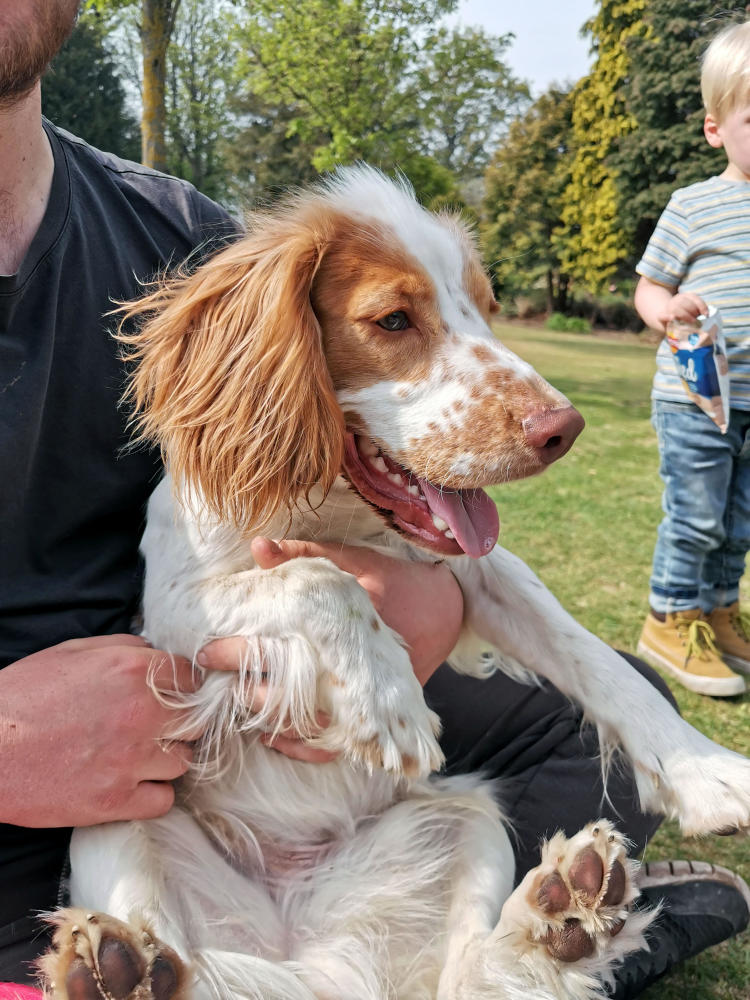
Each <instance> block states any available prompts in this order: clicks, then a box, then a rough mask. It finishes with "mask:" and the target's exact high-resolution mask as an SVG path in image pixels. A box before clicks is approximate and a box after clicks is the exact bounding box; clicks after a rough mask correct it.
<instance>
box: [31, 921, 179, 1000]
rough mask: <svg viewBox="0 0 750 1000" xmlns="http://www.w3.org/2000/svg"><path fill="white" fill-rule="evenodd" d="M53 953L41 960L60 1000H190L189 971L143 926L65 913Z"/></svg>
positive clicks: (48, 987) (46, 983)
mask: <svg viewBox="0 0 750 1000" xmlns="http://www.w3.org/2000/svg"><path fill="white" fill-rule="evenodd" d="M51 922H52V923H53V924H54V925H55V928H56V929H55V933H54V935H53V938H52V948H51V950H50V951H49V952H47V954H46V955H43V956H42V958H41V959H40V960H39V970H40V973H41V978H42V985H43V987H44V990H45V993H46V994H47V996H48V997H52V998H54V1000H184V997H185V995H186V988H187V979H188V976H187V971H186V968H185V965H184V963H183V962H182V961H181V959H180V958H178V956H177V955H176V954H175V952H174V951H172V949H171V948H168V947H167V946H166V945H165V944H162V942H160V941H159V940H157V939H156V938H155V937H154V936H153V934H152V933H151V931H150V930H149V928H148V927H147V926H146V925H145V924H143V923H137V924H125V923H123V922H122V921H120V920H115V918H114V917H110V916H107V915H106V914H103V913H86V911H85V910H76V909H67V910H59V911H58V912H57V913H55V914H54V916H53V917H52V918H51Z"/></svg>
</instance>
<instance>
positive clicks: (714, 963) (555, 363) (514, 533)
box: [493, 324, 750, 1000]
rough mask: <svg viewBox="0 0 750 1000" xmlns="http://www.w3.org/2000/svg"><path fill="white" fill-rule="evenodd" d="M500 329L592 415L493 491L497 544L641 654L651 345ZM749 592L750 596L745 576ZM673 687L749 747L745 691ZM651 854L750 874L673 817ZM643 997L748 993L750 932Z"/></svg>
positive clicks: (748, 855)
mask: <svg viewBox="0 0 750 1000" xmlns="http://www.w3.org/2000/svg"><path fill="white" fill-rule="evenodd" d="M496 332H497V334H498V336H499V337H500V339H501V340H502V341H503V343H504V344H506V345H507V346H508V347H510V348H511V350H513V351H515V352H516V353H517V354H519V355H520V356H521V357H523V358H524V359H526V360H527V361H529V362H530V363H531V364H532V365H534V367H535V368H536V369H537V371H539V372H540V374H542V375H543V376H544V377H545V378H547V379H548V380H549V381H550V382H552V383H553V384H554V385H555V386H556V387H557V388H559V389H561V390H562V391H563V392H564V393H565V394H566V395H567V396H568V397H569V399H570V400H571V402H572V403H574V405H575V406H576V407H577V408H578V409H579V410H580V411H581V413H582V414H583V416H584V417H585V419H586V428H585V430H584V431H583V433H582V434H581V436H580V438H579V439H578V441H577V442H576V444H575V446H574V447H573V449H572V451H571V452H569V454H568V455H566V456H565V458H564V459H562V460H561V461H560V462H558V463H556V464H555V465H553V466H552V467H551V468H550V469H549V470H548V471H547V472H545V474H544V476H542V477H541V478H536V479H531V480H526V481H524V482H519V483H510V484H508V485H506V486H502V487H498V488H496V489H495V490H494V491H493V495H494V498H495V500H496V501H497V505H498V509H499V511H500V523H501V531H500V542H501V544H502V545H504V546H506V547H507V548H509V549H510V550H511V551H512V552H515V553H516V554H517V555H519V556H520V557H521V558H523V559H524V560H525V561H526V562H528V563H529V565H530V566H531V567H532V568H533V569H534V570H535V571H536V572H537V573H538V574H539V576H540V577H541V578H542V580H544V582H545V583H546V584H547V586H548V587H549V588H550V589H551V590H552V591H553V593H554V594H555V595H556V596H557V597H558V599H559V600H560V601H561V602H562V604H563V605H564V606H565V607H566V608H567V609H568V611H570V612H571V614H573V615H574V616H575V617H576V618H577V619H578V620H579V621H580V622H581V623H582V624H583V625H585V626H586V627H587V628H588V629H590V630H591V631H592V632H595V633H596V634H597V635H599V636H601V638H602V639H604V640H605V641H606V642H608V643H611V644H612V645H614V646H616V647H618V648H620V649H624V650H628V651H630V652H635V646H636V643H637V641H638V635H639V633H640V629H641V626H642V624H643V618H644V616H645V614H646V611H647V606H648V601H647V597H648V579H649V574H650V569H651V556H652V552H653V545H654V540H655V537H656V527H657V525H658V523H659V521H660V519H661V506H660V503H661V481H660V479H659V476H658V471H657V470H658V453H657V447H656V438H655V434H654V432H653V430H652V428H651V423H650V401H649V394H650V385H651V377H652V373H653V364H654V361H653V358H654V350H655V348H654V345H653V344H646V343H643V342H641V341H639V340H638V339H637V338H636V337H632V338H623V339H618V340H610V339H605V338H603V337H592V336H590V335H588V336H582V335H579V334H573V333H558V332H554V331H550V330H544V329H541V328H530V327H521V326H509V325H505V324H497V326H496ZM743 591H744V592H745V593H746V594H747V596H748V598H749V599H750V580H749V579H748V578H747V577H746V579H745V581H743ZM667 679H668V678H667ZM668 680H669V679H668ZM669 683H670V687H671V689H672V691H673V692H674V694H675V697H676V698H677V701H678V702H679V705H680V710H681V711H682V713H683V715H684V716H685V718H686V719H688V720H689V721H690V722H691V723H692V724H693V725H695V726H696V727H697V728H698V729H700V730H701V731H702V732H704V733H706V734H707V735H708V736H711V737H712V738H713V739H715V740H717V742H720V743H723V744H724V745H725V746H728V747H731V748H732V749H734V750H737V751H740V752H742V753H745V754H750V697H749V696H748V695H744V696H743V697H742V698H734V699H715V698H704V697H702V696H700V695H694V694H692V693H691V692H689V691H686V690H685V689H684V688H682V687H680V686H679V685H677V684H675V683H672V682H671V681H670V682H669ZM647 858H689V859H705V860H710V861H713V862H714V863H716V864H720V865H724V866H725V867H727V868H732V869H734V870H735V871H739V872H740V873H741V874H742V875H743V877H744V878H745V879H747V880H748V881H750V841H748V839H746V838H743V839H740V838H737V837H727V838H720V837H711V838H707V839H704V840H700V841H696V840H687V839H684V838H682V837H681V835H680V832H679V830H678V829H677V827H676V826H675V825H674V824H671V823H669V824H664V825H663V826H662V828H661V829H660V831H659V832H658V834H657V836H656V837H655V838H654V840H653V842H652V844H651V845H650V847H649V850H648V853H647ZM646 995H647V997H648V1000H657V998H658V1000H748V998H750V934H748V933H745V934H743V935H742V936H741V937H740V938H738V939H736V940H735V941H732V942H730V943H728V944H726V945H721V946H719V947H718V948H715V949H713V950H711V951H710V952H707V953H705V954H704V955H701V956H699V957H697V958H695V959H692V960H691V961H689V962H686V963H685V964H684V965H682V966H681V967H680V968H679V969H678V970H676V971H675V972H674V973H673V974H672V975H670V976H669V977H668V978H666V979H665V980H663V981H662V982H661V983H658V984H656V985H654V986H653V987H652V988H651V989H650V990H649V991H648V993H647V994H646Z"/></svg>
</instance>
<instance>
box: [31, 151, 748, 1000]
mask: <svg viewBox="0 0 750 1000" xmlns="http://www.w3.org/2000/svg"><path fill="white" fill-rule="evenodd" d="M496 308H497V307H496V305H495V302H494V299H493V295H492V291H491V289H490V284H489V282H488V280H487V277H486V276H485V274H484V272H483V270H482V267H481V266H480V262H479V258H478V255H477V252H476V249H475V246H474V242H473V240H472V238H471V236H470V235H469V234H468V233H467V231H466V229H465V228H464V226H463V225H462V224H461V223H460V222H459V221H457V220H456V219H455V218H452V217H439V216H434V215H431V214H430V213H428V212H426V211H425V210H423V209H422V208H421V207H420V206H419V205H418V203H417V202H416V200H415V199H414V197H413V195H412V193H411V191H410V190H409V188H408V185H406V184H405V183H393V182H391V181H390V180H387V179H386V178H385V177H383V176H382V175H381V174H380V173H378V172H376V171H374V170H372V169H369V168H367V167H364V166H363V167H357V168H353V169H348V170H341V171H340V172H339V173H338V174H337V175H336V176H335V177H334V178H333V179H331V180H330V181H327V182H325V183H323V184H321V185H320V186H318V187H317V188H315V189H313V190H311V191H309V192H307V193H302V194H299V195H296V196H294V197H292V198H290V199H288V201H287V202H286V203H285V204H284V205H283V206H282V207H280V208H278V209H275V210H272V211H269V212H268V213H266V214H258V215H257V216H255V217H254V218H252V219H251V220H250V228H249V231H248V233H247V235H246V236H245V237H244V238H243V239H242V240H240V241H239V242H238V243H236V244H234V245H233V246H231V247H229V248H228V249H225V250H224V251H222V252H221V253H220V254H218V255H217V256H216V257H214V258H213V259H211V260H210V261H209V262H208V263H207V264H205V265H204V266H203V267H201V268H200V269H199V270H197V272H196V273H194V274H192V275H189V276H186V277H183V278H179V279H175V280H173V281H171V282H167V283H165V284H163V285H162V286H161V287H159V288H157V290H156V291H155V292H153V294H151V295H150V296H148V297H147V298H146V299H145V300H143V301H141V302H140V303H137V304H136V305H135V306H134V307H132V308H131V309H130V311H129V315H130V316H131V317H133V316H137V317H139V318H140V320H141V323H140V327H139V329H138V330H137V332H136V333H134V334H132V335H131V336H130V337H129V338H128V340H129V343H130V345H131V350H132V352H133V355H134V357H135V359H136V360H137V362H138V363H137V367H136V370H135V374H134V377H133V382H132V396H133V398H134V400H135V403H136V405H137V408H138V412H139V414H140V417H139V420H140V431H141V433H142V435H144V436H145V437H147V438H149V439H151V440H154V441H157V442H159V444H160V445H161V446H162V448H163V450H164V454H165V457H166V461H167V468H168V475H167V477H166V478H165V479H164V481H163V482H162V483H161V484H160V485H159V486H158V487H157V489H156V491H155V492H154V495H153V497H152V499H151V502H150V506H149V512H148V527H147V530H146V534H145V537H144V541H143V551H144V553H145V558H146V564H147V571H146V584H145V597H144V615H145V634H146V635H147V637H148V638H149V639H150V640H151V641H152V642H153V643H154V644H155V645H156V646H157V647H159V648H161V649H167V650H170V651H173V652H174V653H179V654H182V655H184V656H186V657H194V656H195V654H196V653H197V651H198V650H199V649H200V648H201V647H202V646H203V645H204V644H205V643H206V642H207V641H209V640H210V639H212V638H214V637H217V636H234V635H241V636H245V637H246V638H247V656H246V660H245V662H244V664H243V666H242V670H241V671H240V673H239V674H234V673H232V674H229V673H224V672H221V673H219V672H216V673H214V674H212V675H210V676H206V677H205V680H204V682H203V684H202V686H201V687H200V688H199V690H198V691H197V693H196V694H194V695H185V697H184V699H182V701H181V706H182V709H183V711H184V710H185V709H187V718H185V716H184V714H182V715H181V714H180V713H178V712H176V713H175V719H176V720H178V719H181V720H183V721H182V724H184V727H185V728H184V729H180V728H179V726H178V724H177V722H176V724H175V732H174V737H175V738H176V739H179V738H180V736H181V734H184V733H186V732H189V731H191V730H193V729H194V728H195V727H196V726H197V727H198V728H201V727H203V728H205V732H206V735H205V737H204V738H203V741H202V744H201V746H200V753H199V758H200V760H199V764H198V765H197V766H196V767H195V769H194V772H193V773H192V774H190V775H188V776H187V777H185V778H184V779H182V782H181V785H180V788H179V792H178V803H177V805H176V806H175V807H174V808H173V809H172V810H171V812H170V813H169V814H168V815H167V816H165V817H164V818H161V819H156V820H152V821H148V822H133V823H114V824H110V825H106V826H101V827H95V828H91V829H82V830H79V831H77V832H76V833H75V834H74V838H73V844H72V881H71V892H72V902H73V905H74V907H75V909H71V910H67V911H62V912H61V913H59V914H58V915H57V917H56V922H57V925H58V926H57V930H56V938H55V949H54V951H53V952H51V953H50V955H48V956H47V958H46V959H45V960H44V963H45V971H46V975H47V980H48V990H49V991H50V992H51V993H52V994H53V995H54V997H55V998H57V1000H96V998H98V997H100V998H108V1000H126V998H132V1000H151V998H153V1000H179V998H181V997H195V998H200V1000H203V998H206V1000H208V998H222V1000H228V998H234V997H237V998H247V1000H251V998H252V1000H258V998H263V1000H313V998H316V1000H428V998H430V1000H434V998H440V1000H480V998H483V997H487V998H489V997H491V998H493V1000H529V998H534V1000H561V998H565V1000H591V998H594V997H599V996H600V995H602V993H601V990H602V982H603V981H604V980H606V978H607V976H608V974H609V972H610V970H611V968H612V965H613V963H615V962H616V961H617V960H619V959H620V958H621V957H622V956H623V955H625V954H626V953H627V952H628V951H631V950H633V949H635V948H638V947H640V946H641V944H642V932H643V930H644V928H645V926H646V925H647V924H648V922H649V921H650V919H651V915H650V914H643V913H633V912H631V911H630V909H629V904H630V903H631V902H632V900H633V899H634V897H635V896H636V895H637V889H636V888H635V881H636V871H637V865H636V864H635V863H634V862H632V861H629V860H628V859H627V858H626V854H625V849H624V845H623V840H622V838H621V837H620V835H619V834H618V833H617V832H616V831H615V830H614V829H613V828H612V827H611V825H610V824H609V823H607V822H606V821H600V822H596V821H594V822H592V823H591V824H590V825H589V826H587V827H586V828H585V829H584V830H583V831H581V833H579V834H577V835H576V836H575V837H573V838H572V839H570V840H566V839H565V838H564V837H563V836H562V835H557V836H555V837H554V838H553V839H552V840H551V841H550V842H549V843H548V844H547V845H546V846H545V847H544V849H543V852H542V861H541V865H540V866H539V867H538V868H536V869H534V870H533V871H531V872H530V873H529V874H528V875H527V876H526V877H525V878H524V880H523V881H522V882H521V884H520V886H519V887H518V888H516V889H515V890H513V853H512V850H511V846H510V843H509V839H508V835H507V833H506V830H505V829H504V825H503V818H502V816H501V815H500V814H499V811H498V808H497V806H496V805H495V803H494V801H493V798H492V797H491V795H490V794H489V792H488V791H487V790H486V788H484V787H482V784H481V782H480V781H478V780H477V779H475V778H472V777H464V778H452V779H448V778H443V777H437V776H435V774H434V772H436V771H437V770H438V769H439V768H440V764H441V753H440V748H439V746H438V742H437V740H436V735H435V734H436V732H437V730H438V725H439V723H438V720H437V718H436V717H435V716H434V715H433V714H432V713H431V712H430V711H429V710H428V709H427V707H426V705H425V702H424V699H423V696H422V691H421V688H420V686H419V684H418V683H417V681H416V679H415V677H414V674H413V672H412V669H411V665H410V661H409V656H408V654H407V651H406V649H405V648H404V645H403V643H402V641H401V640H400V637H399V636H398V635H396V634H395V633H394V632H393V631H392V630H391V629H390V628H389V627H388V626H387V625H386V624H385V622H384V621H382V620H381V619H380V618H379V616H378V615H377V614H376V613H375V612H374V610H373V608H372V605H371V604H370V601H369V599H368V597H367V594H366V593H365V592H364V590H362V588H361V587H360V586H359V585H358V583H357V581H356V580H355V579H354V578H353V577H352V576H350V575H348V574H346V573H344V572H342V571H340V570H339V569H338V568H337V567H336V566H335V565H333V564H332V563H331V562H330V561H328V560H326V559H318V558H316V559H295V560H292V561H290V562H288V563H285V564H284V565H282V566H280V567H278V568H277V569H273V570H260V569H259V568H257V567H255V566H254V564H253V560H252V556H251V552H250V543H249V538H250V537H251V535H252V534H255V533H258V532H259V531H261V530H262V531H263V532H265V533H267V534H269V535H271V536H272V537H280V536H282V535H289V536H290V537H294V538H301V539H317V540H323V539H324V540H339V541H342V542H347V543H355V544H361V545H366V546H371V547H373V548H375V549H381V550H385V551H387V552H389V553H391V554H396V555H399V556H401V557H403V558H407V559H415V560H426V559H435V557H436V556H439V557H445V558H448V559H450V565H451V568H452V570H453V572H454V574H455V576H456V577H457V579H458V580H459V582H460V585H461V588H462V590H463V593H464V595H465V604H466V612H465V623H464V629H463V633H462V637H461V640H460V642H459V644H458V646H457V648H456V650H455V651H454V653H453V655H452V657H451V663H452V665H453V667H454V668H455V669H457V670H460V671H463V672H465V673H468V674H472V675H475V676H477V677H480V676H482V675H485V674H486V673H487V672H488V671H490V670H494V669H500V670H507V671H510V672H511V673H513V674H514V675H516V676H519V677H523V676H528V675H530V674H531V675H540V676H543V677H547V678H549V679H550V681H552V683H553V684H555V685H556V686H557V687H558V688H559V689H560V690H561V691H563V692H564V693H566V694H567V695H569V696H570V697H571V698H572V699H574V700H576V701H577V702H578V703H579V704H580V705H581V706H582V707H583V709H584V711H585V715H586V717H587V718H588V719H589V720H590V721H591V722H593V723H594V724H595V725H596V726H597V727H598V729H599V733H600V738H601V744H602V748H603V752H604V754H605V755H606V754H608V753H609V752H610V751H611V750H612V749H615V748H616V749H617V750H619V751H621V752H622V753H623V754H624V755H625V756H626V757H627V758H628V759H629V760H630V762H631V763H632V765H633V767H634V769H635V774H636V777H637V783H638V790H639V793H640V798H641V805H642V807H643V808H644V809H645V810H652V811H659V812H664V813H666V814H668V815H670V816H675V817H678V818H679V819H680V821H681V823H682V826H683V829H684V830H686V831H687V832H690V833H708V832H710V831H715V830H726V829H727V828H733V827H737V828H746V827H747V826H748V824H750V762H748V761H747V760H745V759H743V758H742V757H740V756H738V755H736V754H733V753H731V752H729V751H727V750H725V749H722V748H721V747H719V746H717V745H716V744H714V743H712V742H711V741H710V740H708V739H706V738H705V737H703V736H702V735H700V734H699V733H698V732H697V731H696V730H694V729H693V728H691V727H690V726H689V725H688V724H687V723H686V722H684V721H683V720H682V719H681V718H680V717H679V716H678V715H677V713H676V712H675V711H674V710H673V709H672V707H671V706H670V705H669V704H668V703H667V702H666V701H665V700H664V699H663V698H662V697H661V696H660V694H659V693H658V692H657V691H656V690H655V689H653V688H652V687H651V685H649V684H648V683H647V682H646V681H645V680H643V679H642V678H641V677H640V675H639V674H637V673H636V672H635V671H633V670H632V669H631V667H630V666H629V665H628V664H627V663H626V662H624V661H623V660H622V659H621V658H620V657H619V656H618V655H617V654H616V653H614V652H613V651H612V650H611V649H609V648H608V647H607V646H606V645H605V644H604V643H602V642H601V641H599V640H598V639H596V638H595V637H594V636H593V635H590V634H589V633H588V632H587V631H586V630H585V629H583V628H582V627H581V626H580V625H578V624H577V623H576V622H575V621H574V620H573V619H571V618H570V616H569V615H568V614H567V613H566V612H565V611H564V610H563V609H562V608H561V607H560V605H559V604H558V603H557V601H556V600H555V599H554V597H552V595H551V594H550V593H549V592H548V591H547V590H546V589H545V587H544V586H543V585H542V584H541V583H540V581H539V580H538V579H537V578H536V577H535V576H534V574H533V573H532V572H531V571H530V570H529V569H528V568H527V567H526V566H525V565H524V564H523V563H522V562H521V561H520V560H519V559H517V558H515V557H514V556H512V555H511V554H510V553H508V552H506V551H505V550H503V549H502V548H500V547H499V546H497V544H496V542H497V537H498V530H499V528H498V519H497V513H496V509H495V504H494V503H493V502H492V500H491V499H490V498H489V497H488V496H487V494H486V493H485V492H483V487H485V486H487V485H488V484H493V483H503V482H506V481H508V480H512V479H518V478H520V477H524V476H530V475H534V474H536V473H538V472H541V471H543V470H544V468H545V467H546V466H547V465H548V464H549V463H550V462H552V461H554V460H555V459H556V458H557V457H559V456H560V455H562V454H563V453H564V452H565V451H566V450H567V449H568V447H569V446H570V444H571V443H572V441H573V439H574V437H575V436H576V435H577V433H578V432H579V431H580V429H581V427H582V420H581V418H580V416H579V414H578V413H577V412H576V411H575V410H574V409H573V408H572V407H571V405H570V403H569V402H568V400H567V399H566V398H565V397H564V396H562V395H561V394H560V393H559V392H557V391H556V390H555V389H553V388H552V387H551V386H550V385H549V384H547V383H546V382H545V381H544V380H543V379H542V378H540V377H539V375H537V374H536V373H535V372H534V371H533V369H532V368H530V367H529V365H527V364H525V363H524V362H523V361H521V360H519V358H517V357H516V356H515V355H513V354H512V353H511V352H510V351H508V350H506V349H505V348H504V347H503V346H502V344H500V343H499V342H498V341H497V340H496V339H495V337H494V335H493V333H492V330H491V328H490V320H491V318H492V314H493V313H494V312H495V311H496ZM261 678H263V679H264V681H267V683H268V688H269V693H268V698H267V700H266V703H265V707H264V708H263V709H262V710H261V711H260V712H256V713H253V712H251V711H250V710H249V708H248V705H249V704H250V701H251V696H252V689H253V686H254V685H255V684H256V683H257V682H258V681H259V679H261ZM321 711H322V712H324V713H326V714H327V715H328V716H329V717H330V720H331V722H330V725H329V726H328V727H327V728H326V729H325V730H324V731H323V732H322V733H317V731H316V715H317V713H318V712H321ZM286 723H290V724H291V725H293V726H294V727H296V729H297V730H299V731H300V732H302V733H310V734H311V737H310V738H311V740H314V741H316V742H317V743H318V744H319V745H320V746H323V747H326V748H329V749H332V750H335V751H338V752H339V756H338V757H337V759H335V760H334V761H332V762H331V763H325V764H305V763H301V762H299V761H296V760H291V759H288V758H286V757H284V756H282V755H280V754H278V753H276V752H274V751H272V750H270V749H268V748H267V747H266V746H265V745H264V743H263V742H262V741H261V736H262V734H265V733H268V732H269V731H273V730H274V729H275V728H276V727H279V726H280V725H283V724H286ZM314 733H315V734H316V735H312V734H314ZM592 820H595V817H592ZM50 984H52V985H50Z"/></svg>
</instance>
